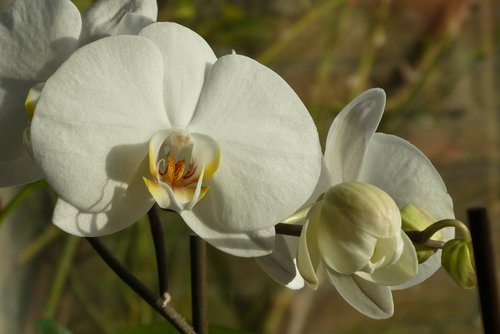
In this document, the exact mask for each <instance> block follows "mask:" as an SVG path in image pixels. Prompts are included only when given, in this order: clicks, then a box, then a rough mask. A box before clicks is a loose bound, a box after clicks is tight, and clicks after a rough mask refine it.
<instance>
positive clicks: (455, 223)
mask: <svg viewBox="0 0 500 334" xmlns="http://www.w3.org/2000/svg"><path fill="white" fill-rule="evenodd" d="M446 227H455V228H456V229H458V230H459V231H460V232H461V233H462V236H463V238H464V239H465V240H466V241H469V240H471V235H470V232H469V229H468V228H467V226H465V224H464V223H462V222H461V221H460V220H456V219H443V220H440V221H438V222H435V223H434V224H432V225H429V226H428V227H427V228H426V229H425V230H423V231H409V232H406V233H407V234H408V236H409V237H410V239H411V240H412V241H413V242H415V243H419V244H427V243H428V242H429V241H433V240H432V239H431V237H432V236H433V235H434V233H436V232H438V231H439V230H442V229H443V228H446Z"/></svg>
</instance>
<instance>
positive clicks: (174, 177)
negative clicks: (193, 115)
mask: <svg viewBox="0 0 500 334" xmlns="http://www.w3.org/2000/svg"><path fill="white" fill-rule="evenodd" d="M219 162H220V149H219V145H218V144H217V142H216V141H215V140H213V139H212V138H211V137H209V136H206V135H202V134H198V133H189V132H187V131H186V130H184V129H170V130H164V131H159V132H157V133H156V134H155V135H153V137H152V138H151V141H150V143H149V167H150V174H151V176H152V178H153V179H152V180H150V179H147V178H144V181H145V183H146V186H147V188H148V190H149V192H150V193H151V195H152V196H153V198H154V199H155V200H156V202H157V203H158V205H159V206H160V207H161V208H163V209H170V210H174V211H178V212H180V211H183V210H190V209H191V208H192V207H193V206H194V205H195V204H196V203H197V202H198V201H199V200H200V199H201V198H202V197H203V196H204V195H205V193H206V192H207V190H208V186H205V185H203V181H204V180H207V179H209V178H210V177H211V176H212V175H213V174H214V173H215V171H216V170H217V168H218V166H219Z"/></svg>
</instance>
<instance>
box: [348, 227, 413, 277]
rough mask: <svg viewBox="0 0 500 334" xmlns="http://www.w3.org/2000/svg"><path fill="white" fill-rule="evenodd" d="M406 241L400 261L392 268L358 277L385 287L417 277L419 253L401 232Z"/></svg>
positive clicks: (360, 274)
mask: <svg viewBox="0 0 500 334" xmlns="http://www.w3.org/2000/svg"><path fill="white" fill-rule="evenodd" d="M401 236H402V237H403V241H404V250H403V253H402V254H401V257H400V258H399V260H398V261H397V262H396V263H394V264H393V265H391V266H388V267H385V268H381V269H378V270H376V271H375V272H374V273H373V274H371V275H365V274H364V273H358V275H359V276H360V277H362V278H364V279H366V280H368V281H371V282H373V283H378V284H383V285H394V284H399V283H402V282H405V281H408V280H409V279H411V278H413V277H415V275H416V274H417V270H418V260H417V253H416V252H415V247H414V246H413V244H412V243H411V240H410V239H409V238H408V236H407V235H406V233H404V232H401Z"/></svg>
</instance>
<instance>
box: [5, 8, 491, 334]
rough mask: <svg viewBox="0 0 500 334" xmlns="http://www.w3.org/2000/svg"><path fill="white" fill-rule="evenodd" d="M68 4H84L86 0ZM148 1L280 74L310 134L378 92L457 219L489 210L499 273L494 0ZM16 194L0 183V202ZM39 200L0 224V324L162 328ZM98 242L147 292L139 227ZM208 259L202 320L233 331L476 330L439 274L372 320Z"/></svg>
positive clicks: (183, 259)
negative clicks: (441, 185) (310, 123)
mask: <svg viewBox="0 0 500 334" xmlns="http://www.w3.org/2000/svg"><path fill="white" fill-rule="evenodd" d="M75 2H76V3H77V5H78V6H79V8H82V9H83V8H85V7H86V6H88V5H90V3H91V2H92V1H84V0H82V1H75ZM159 9H160V12H159V21H174V22H178V23H181V24H183V25H186V26H188V27H190V28H192V29H193V30H195V31H196V32H198V33H199V34H200V35H202V36H203V37H204V38H205V39H206V40H207V41H208V42H209V44H210V45H211V46H212V47H213V49H214V50H215V52H216V54H217V55H218V56H222V55H224V54H227V53H230V52H231V51H232V50H235V51H236V52H237V53H238V54H243V55H248V56H250V57H252V58H255V59H257V60H258V61H260V62H262V63H263V64H265V65H267V66H268V67H270V68H272V69H273V70H274V71H276V72H277V73H278V74H280V75H281V76H282V77H284V78H285V80H286V81H287V82H288V83H289V84H290V86H291V87H292V88H293V89H294V90H295V91H296V92H297V94H298V95H299V96H300V97H301V98H302V100H303V101H304V103H305V104H306V106H307V107H308V109H309V111H310V112H311V114H312V116H313V118H314V119H315V122H316V125H317V127H318V131H319V133H320V137H321V138H322V143H324V140H325V137H326V133H327V131H328V128H329V126H330V124H331V121H332V120H333V118H334V117H335V115H336V114H337V113H338V112H339V111H340V110H341V109H342V107H343V106H344V105H345V104H346V103H347V102H348V101H349V100H350V99H352V98H353V97H354V96H356V95H357V94H358V93H360V92H362V91H363V90H365V89H367V88H371V87H382V88H384V89H385V91H386V92H387V96H388V103H387V108H386V112H385V115H384V118H383V121H382V124H381V126H380V128H379V131H382V132H386V133H391V134H395V135H398V136H401V137H403V138H405V139H407V140H409V141H410V142H412V143H413V144H415V145H416V146H417V147H419V148H420V149H421V150H422V151H423V152H424V153H425V154H426V155H427V156H428V157H429V158H430V160H431V161H432V162H433V163H434V165H435V166H436V168H437V169H438V171H439V172H440V173H441V175H442V177H443V179H444V180H445V182H446V184H447V186H448V190H449V192H450V194H451V196H452V197H453V199H454V203H455V213H456V215H457V217H458V218H459V219H461V220H465V219H466V209H467V208H468V207H473V206H478V205H481V206H486V207H487V208H488V209H489V213H490V216H491V217H492V220H493V229H494V230H493V233H494V240H495V243H496V244H495V247H496V248H495V249H496V252H495V254H491V256H492V257H496V258H495V259H496V260H495V261H496V264H497V265H496V270H497V271H498V270H499V268H500V259H499V256H498V251H499V250H500V226H499V221H500V220H499V218H500V203H499V169H500V168H499V160H498V159H499V158H498V154H499V152H498V148H499V139H498V130H499V129H498V128H499V110H500V109H499V98H498V95H497V93H498V92H499V88H500V86H499V82H498V79H499V78H498V75H497V74H498V73H500V72H499V71H500V67H499V66H500V65H499V64H500V63H499V62H500V49H499V42H500V4H499V3H498V2H496V1H493V0H453V1H452V0H393V1H390V0H366V1H362V0H358V1H355V0H272V1H269V0H203V1H202V0H196V1H189V0H175V1H159ZM19 190H20V188H11V189H1V190H0V196H1V197H0V198H1V202H0V203H2V204H3V205H5V204H6V203H8V202H9V201H10V199H11V198H12V196H13V195H14V194H15V193H16V192H18V191H19ZM54 201H55V195H54V194H53V193H52V192H51V191H50V189H48V188H46V187H42V188H41V189H36V190H35V191H33V192H32V193H31V194H29V195H27V196H26V198H25V200H24V201H23V202H22V203H21V204H20V205H19V206H18V207H17V208H16V210H15V211H14V212H13V213H12V214H11V215H10V216H9V217H8V219H7V221H6V222H5V223H4V224H2V225H1V227H0V333H27V334H30V333H37V329H36V326H35V324H36V322H37V320H38V319H40V318H43V317H45V318H52V319H55V320H56V321H57V322H59V323H60V324H62V325H64V326H65V327H67V328H68V329H70V330H71V331H72V332H73V333H105V334H111V333H136V332H134V331H133V328H138V327H137V326H139V328H140V325H141V324H147V323H162V322H163V320H162V319H161V318H160V317H158V316H157V315H155V314H154V312H153V311H152V310H151V309H149V307H148V306H147V305H146V304H145V303H144V302H142V301H141V300H140V299H139V298H138V297H137V296H136V295H135V294H134V293H133V292H131V291H129V289H128V288H127V287H126V286H125V285H124V284H123V283H121V282H120V281H119V280H118V279H117V278H116V276H115V275H114V274H113V273H112V272H111V271H110V270H109V269H108V268H107V267H106V266H105V265H104V263H103V262H102V261H101V260H100V258H98V256H97V255H96V254H95V253H94V252H93V250H92V249H91V248H90V247H89V245H88V244H87V243H86V241H85V240H83V239H79V238H74V237H70V236H68V235H65V234H64V233H62V232H60V231H59V230H58V229H57V228H55V227H54V226H52V225H51V223H50V216H51V207H52V205H53V203H54ZM2 204H0V205H2ZM162 220H163V223H164V228H165V231H166V234H167V237H166V240H167V252H168V264H169V281H170V292H171V294H172V298H173V299H172V303H173V305H174V306H175V307H176V308H177V309H178V310H179V311H180V312H181V313H182V314H183V315H185V316H186V318H188V319H189V318H190V285H189V279H190V277H189V276H190V274H189V262H188V261H189V260H188V252H189V247H188V233H189V231H188V230H187V228H186V227H185V226H184V224H183V223H182V221H181V220H180V219H178V218H177V217H176V216H175V215H173V214H163V215H162ZM102 240H103V241H104V242H105V243H106V245H108V246H109V248H110V249H112V250H113V252H114V253H115V254H116V256H117V257H119V258H120V259H121V260H122V261H123V263H124V264H126V266H127V267H128V268H129V269H130V270H131V271H132V272H134V273H135V274H137V276H138V277H139V278H140V279H142V280H143V281H144V282H145V283H146V284H147V285H148V286H149V287H150V288H151V289H155V288H156V270H155V259H154V252H153V248H152V243H151V237H150V234H149V227H148V224H147V222H146V221H140V222H139V223H138V224H135V225H134V226H132V227H130V228H128V229H126V230H124V231H122V232H120V233H117V234H115V235H112V236H109V237H105V238H102ZM208 266H209V319H210V322H211V323H214V324H218V325H222V326H224V327H228V328H239V329H241V330H242V331H241V332H242V333H266V334H267V333H269V334H271V333H286V334H300V333H318V334H321V333H353V334H354V333H419V334H421V333H454V334H460V333H481V320H480V313H479V312H480V311H479V306H478V296H477V291H476V290H475V289H473V290H462V289H460V288H459V287H457V286H456V285H455V283H454V282H453V281H452V280H451V278H449V277H448V276H447V275H446V274H445V273H444V272H443V270H440V271H439V272H438V273H437V274H436V275H434V276H433V277H431V278H430V279H428V280H427V281H426V282H424V283H423V284H421V285H419V286H416V287H413V288H410V289H407V290H403V291H396V292H394V302H395V309H396V311H395V314H394V316H393V317H392V318H390V319H388V320H379V321H377V320H371V319H368V318H366V317H364V316H362V315H360V314H358V313H357V312H356V311H355V310H354V309H352V308H351V307H350V306H349V305H348V304H347V303H346V302H344V301H343V299H342V298H341V297H340V296H339V295H338V294H337V292H336V291H335V289H334V288H333V287H332V286H330V285H329V284H323V285H322V286H321V287H320V288H319V290H318V291H310V290H307V289H303V290H300V291H290V290H287V289H286V288H284V287H282V286H280V285H279V284H277V283H275V282H273V281H272V280H271V279H270V278H268V277H267V276H266V275H265V274H264V273H263V272H262V271H261V270H260V268H259V267H258V266H257V265H256V263H255V261H253V260H252V259H242V258H235V257H231V256H229V255H226V254H223V253H221V252H219V251H217V250H215V249H213V248H210V247H209V251H208ZM145 332H147V333H156V332H155V331H154V329H152V328H151V327H150V328H149V331H145Z"/></svg>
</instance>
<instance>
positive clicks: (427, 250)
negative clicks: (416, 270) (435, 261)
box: [401, 204, 443, 263]
mask: <svg viewBox="0 0 500 334" xmlns="http://www.w3.org/2000/svg"><path fill="white" fill-rule="evenodd" d="M401 219H402V223H403V231H405V232H410V231H419V232H420V231H423V230H425V229H426V228H427V227H429V226H430V225H432V224H433V223H435V221H436V220H435V219H434V218H433V217H432V216H431V214H430V213H428V212H427V211H424V210H423V209H420V208H418V207H416V206H414V205H411V204H408V205H406V206H405V207H403V208H402V209H401ZM432 239H433V240H443V232H442V231H438V232H436V233H434V235H433V236H432ZM415 250H416V251H417V258H418V263H423V262H425V261H427V259H428V258H430V257H431V256H432V255H434V254H435V253H436V249H435V248H431V247H428V246H426V245H420V244H416V245H415Z"/></svg>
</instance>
